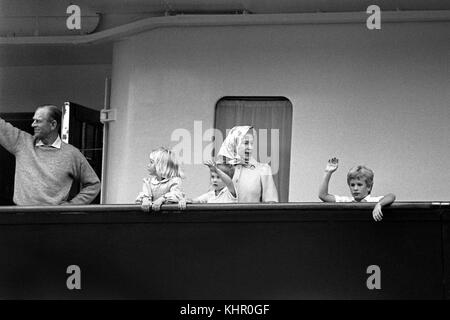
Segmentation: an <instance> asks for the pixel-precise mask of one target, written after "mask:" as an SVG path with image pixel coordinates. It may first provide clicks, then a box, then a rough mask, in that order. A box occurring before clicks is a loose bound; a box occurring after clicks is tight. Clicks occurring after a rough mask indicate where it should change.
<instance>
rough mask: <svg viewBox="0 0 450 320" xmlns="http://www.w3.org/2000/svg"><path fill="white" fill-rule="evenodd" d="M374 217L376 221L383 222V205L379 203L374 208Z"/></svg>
mask: <svg viewBox="0 0 450 320" xmlns="http://www.w3.org/2000/svg"><path fill="white" fill-rule="evenodd" d="M372 216H373V219H374V220H375V221H381V220H382V219H383V212H381V204H380V203H379V202H378V203H377V204H376V205H375V208H373V211H372Z"/></svg>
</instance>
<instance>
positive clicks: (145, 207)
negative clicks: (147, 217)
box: [141, 198, 152, 212]
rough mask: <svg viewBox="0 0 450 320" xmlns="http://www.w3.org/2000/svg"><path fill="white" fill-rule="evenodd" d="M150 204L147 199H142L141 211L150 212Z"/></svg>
mask: <svg viewBox="0 0 450 320" xmlns="http://www.w3.org/2000/svg"><path fill="white" fill-rule="evenodd" d="M151 205H152V202H151V200H150V199H149V198H143V199H142V203H141V209H142V210H143V211H145V212H150V207H151Z"/></svg>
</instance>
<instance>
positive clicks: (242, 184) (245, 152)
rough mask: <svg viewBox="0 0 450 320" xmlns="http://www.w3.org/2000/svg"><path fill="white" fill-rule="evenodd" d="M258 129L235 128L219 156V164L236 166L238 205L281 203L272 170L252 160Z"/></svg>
mask: <svg viewBox="0 0 450 320" xmlns="http://www.w3.org/2000/svg"><path fill="white" fill-rule="evenodd" d="M255 133H256V132H255V129H254V128H253V127H252V126H236V127H234V128H232V129H231V130H230V132H229V133H228V135H227V137H226V138H225V140H224V142H223V143H222V146H221V148H220V150H219V153H218V159H217V160H218V161H219V162H225V163H228V164H231V165H234V168H235V170H234V176H233V182H234V184H235V187H236V192H237V198H238V202H278V192H277V188H276V186H275V183H274V181H273V176H272V169H271V168H270V166H269V165H268V164H266V163H259V162H257V161H256V160H255V158H254V157H252V151H253V141H254V136H255Z"/></svg>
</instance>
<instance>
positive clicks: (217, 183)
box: [190, 161, 237, 203]
mask: <svg viewBox="0 0 450 320" xmlns="http://www.w3.org/2000/svg"><path fill="white" fill-rule="evenodd" d="M205 165H207V166H208V167H209V170H210V179H211V191H209V192H207V193H205V194H202V195H201V196H199V197H197V198H195V199H192V200H191V201H190V202H192V203H235V202H237V197H236V190H235V188H234V184H233V181H232V178H233V174H234V168H233V166H231V165H227V164H224V163H214V162H213V161H207V162H205Z"/></svg>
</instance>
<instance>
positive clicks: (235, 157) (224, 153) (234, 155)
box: [218, 126, 254, 166]
mask: <svg viewBox="0 0 450 320" xmlns="http://www.w3.org/2000/svg"><path fill="white" fill-rule="evenodd" d="M250 130H252V131H251V132H252V133H253V130H254V128H253V127H252V126H236V127H233V128H232V129H231V130H230V132H229V133H228V135H227V137H226V138H225V140H224V142H223V143H222V146H221V147H220V150H219V153H218V160H219V161H220V160H222V162H225V163H228V164H233V165H236V164H242V165H245V166H247V165H248V164H249V163H250V164H251V163H252V162H253V161H251V160H253V159H250V155H249V154H248V153H247V152H246V153H245V156H244V158H242V157H241V156H240V155H239V154H238V147H239V145H240V144H241V143H243V140H244V137H245V135H246V134H247V133H248V132H249V131H250Z"/></svg>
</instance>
